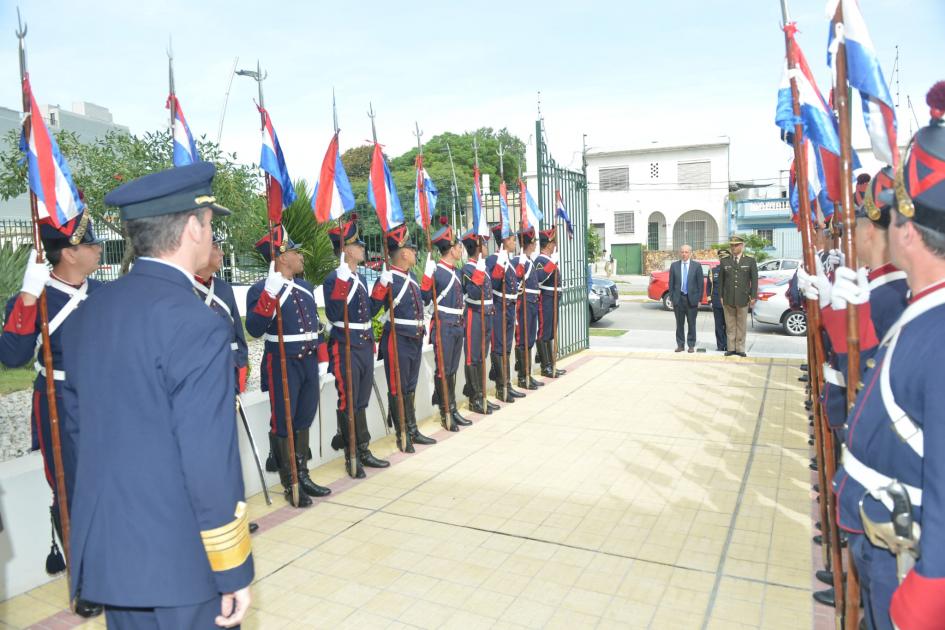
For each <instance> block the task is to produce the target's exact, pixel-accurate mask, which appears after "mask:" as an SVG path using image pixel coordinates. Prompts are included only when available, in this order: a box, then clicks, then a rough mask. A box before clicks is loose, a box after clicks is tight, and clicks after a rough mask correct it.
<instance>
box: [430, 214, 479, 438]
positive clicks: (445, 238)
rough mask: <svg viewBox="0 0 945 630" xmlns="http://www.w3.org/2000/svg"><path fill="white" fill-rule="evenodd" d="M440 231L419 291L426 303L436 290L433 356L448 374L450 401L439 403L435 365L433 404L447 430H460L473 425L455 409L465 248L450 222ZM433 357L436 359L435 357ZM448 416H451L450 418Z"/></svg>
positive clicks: (444, 220) (443, 222) (443, 223)
mask: <svg viewBox="0 0 945 630" xmlns="http://www.w3.org/2000/svg"><path fill="white" fill-rule="evenodd" d="M440 226H441V227H440V229H438V230H437V231H436V232H434V233H433V236H432V237H431V241H432V243H433V246H434V247H436V248H437V249H438V250H439V252H440V260H439V261H438V262H437V263H436V266H435V268H434V271H433V273H432V274H424V276H423V281H422V282H421V284H420V289H421V292H422V294H423V301H424V303H427V304H429V303H430V302H431V301H432V300H433V289H434V283H435V288H436V302H437V310H438V312H439V318H440V332H439V334H437V331H436V322H435V321H434V320H432V319H431V320H430V342H431V343H432V344H433V345H434V346H438V345H439V343H440V341H442V346H441V347H439V348H436V347H434V353H436V352H437V351H439V353H440V354H441V356H442V360H443V365H444V366H446V367H445V372H446V385H447V390H448V391H447V394H448V396H449V400H448V401H446V403H445V404H443V403H441V401H440V365H439V364H437V366H436V373H435V374H434V383H433V398H432V401H431V402H432V403H433V404H434V405H437V406H438V407H439V408H440V423H441V424H442V425H443V428H444V429H447V430H448V431H459V427H461V426H463V427H465V426H469V425H471V424H472V422H470V421H469V420H467V419H466V418H464V417H463V416H462V415H461V414H460V413H459V411H458V410H457V407H456V371H457V370H459V360H460V358H461V357H462V352H463V281H462V278H461V276H460V273H459V270H458V269H456V263H458V262H459V259H460V256H462V255H463V247H462V245H461V244H460V242H459V241H458V240H457V239H456V235H455V234H454V232H453V228H452V227H450V225H449V221H448V219H447V218H446V217H445V216H443V217H440ZM434 356H436V355H435V354H434ZM447 416H448V417H447Z"/></svg>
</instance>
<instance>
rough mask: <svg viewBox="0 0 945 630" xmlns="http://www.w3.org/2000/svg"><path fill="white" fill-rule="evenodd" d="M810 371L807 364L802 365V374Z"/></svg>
mask: <svg viewBox="0 0 945 630" xmlns="http://www.w3.org/2000/svg"><path fill="white" fill-rule="evenodd" d="M807 370H808V367H807V364H806V363H801V372H806V371H807Z"/></svg>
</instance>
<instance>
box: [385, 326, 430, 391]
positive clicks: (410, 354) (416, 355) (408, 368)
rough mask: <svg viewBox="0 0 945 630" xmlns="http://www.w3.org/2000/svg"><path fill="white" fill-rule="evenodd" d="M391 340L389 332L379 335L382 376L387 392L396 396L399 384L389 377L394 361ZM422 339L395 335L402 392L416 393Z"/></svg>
mask: <svg viewBox="0 0 945 630" xmlns="http://www.w3.org/2000/svg"><path fill="white" fill-rule="evenodd" d="M393 345H394V344H393V340H392V339H391V336H390V330H389V329H385V330H384V332H383V333H382V334H381V348H382V351H381V358H382V359H384V374H386V375H387V390H388V391H389V392H390V393H391V394H394V395H396V394H397V393H398V387H399V384H398V383H396V382H394V380H393V377H392V376H391V367H392V362H393V360H394V348H393ZM422 350H423V337H407V336H406V335H397V367H398V369H399V370H400V382H401V383H402V384H403V386H404V392H406V393H408V394H409V393H410V392H415V391H417V379H418V377H419V376H420V361H421V360H422V356H423V352H422Z"/></svg>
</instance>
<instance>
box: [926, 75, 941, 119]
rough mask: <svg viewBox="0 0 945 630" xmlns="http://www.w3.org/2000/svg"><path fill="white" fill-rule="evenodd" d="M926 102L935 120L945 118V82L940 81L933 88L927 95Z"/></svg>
mask: <svg viewBox="0 0 945 630" xmlns="http://www.w3.org/2000/svg"><path fill="white" fill-rule="evenodd" d="M925 102H926V103H928V104H929V108H930V109H931V114H932V118H933V119H934V120H942V119H943V118H945V81H939V82H938V83H936V84H935V85H933V86H932V88H931V89H930V90H929V93H928V94H926V95H925Z"/></svg>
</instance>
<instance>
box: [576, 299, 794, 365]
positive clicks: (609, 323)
mask: <svg viewBox="0 0 945 630" xmlns="http://www.w3.org/2000/svg"><path fill="white" fill-rule="evenodd" d="M641 299H643V298H641V297H636V296H635V297H632V298H626V297H621V302H620V305H619V307H618V308H617V309H616V310H614V311H611V312H610V313H608V314H607V315H605V316H604V317H603V319H601V320H600V321H598V322H595V323H593V324H591V332H592V334H591V339H590V344H591V348H594V349H604V348H621V349H637V350H647V351H652V350H665V351H667V352H672V351H673V350H674V349H675V348H676V335H675V331H676V320H675V318H674V316H673V313H671V312H669V311H666V310H664V309H663V307H662V305H661V304H659V303H657V302H641V301H639V300H641ZM630 300H637V301H630ZM595 329H602V330H608V329H609V330H626V331H627V332H626V333H625V334H623V335H620V336H618V337H600V336H595V335H594V334H593V331H594V330H595ZM696 331H697V332H696V350H697V351H702V350H704V351H706V352H708V353H712V354H714V353H716V349H715V347H716V346H715V320H714V318H713V316H712V309H710V308H701V309H699V315H698V317H697V318H696ZM746 351H747V353H748V354H749V356H752V355H754V356H770V357H788V358H804V357H806V354H807V341H806V338H805V337H789V336H788V335H785V334H784V332H782V330H781V327H780V326H772V325H769V324H762V323H760V322H755V323H754V325H752V323H751V319H750V317H749V322H748V337H747V340H746Z"/></svg>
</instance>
